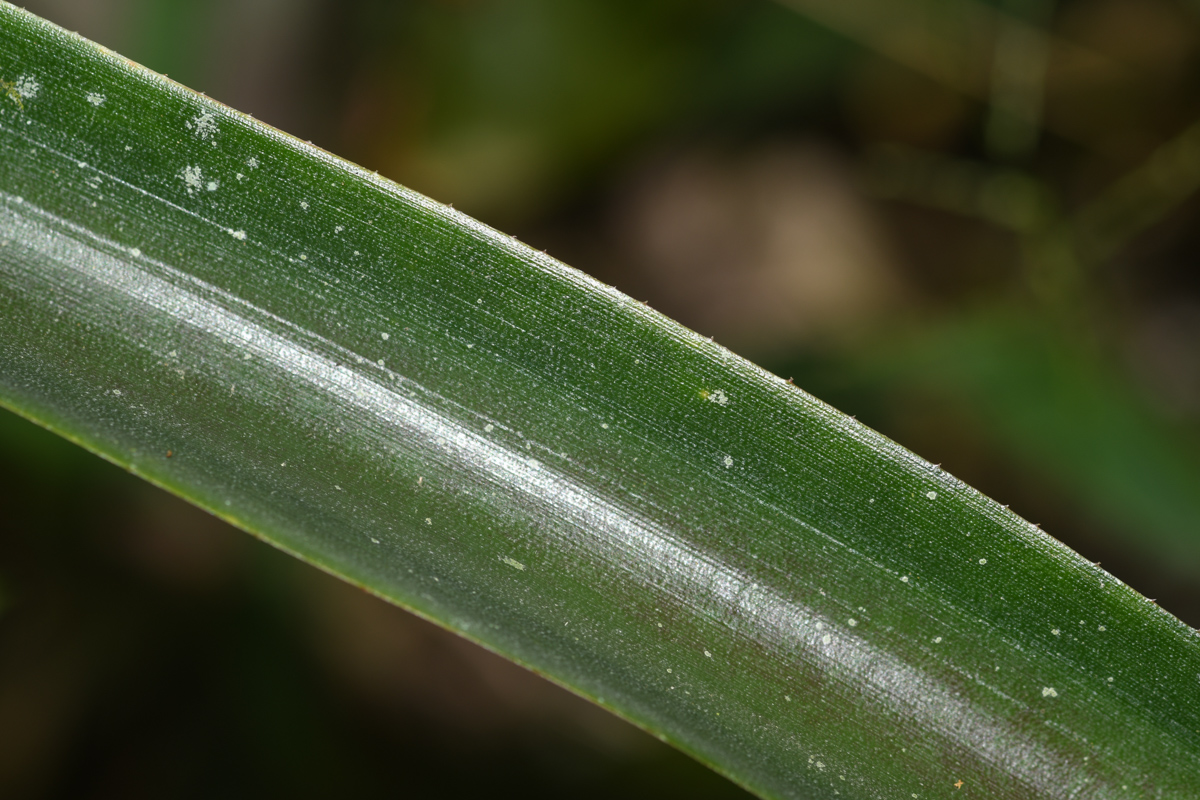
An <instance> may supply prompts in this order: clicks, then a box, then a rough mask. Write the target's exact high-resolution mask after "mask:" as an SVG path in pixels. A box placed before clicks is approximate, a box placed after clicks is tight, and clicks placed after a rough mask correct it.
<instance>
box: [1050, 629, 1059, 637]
mask: <svg viewBox="0 0 1200 800" xmlns="http://www.w3.org/2000/svg"><path fill="white" fill-rule="evenodd" d="M1050 632H1051V633H1053V634H1054V635H1055V636H1058V635H1060V634H1062V631H1060V630H1059V629H1058V628H1052V629H1051V630H1050Z"/></svg>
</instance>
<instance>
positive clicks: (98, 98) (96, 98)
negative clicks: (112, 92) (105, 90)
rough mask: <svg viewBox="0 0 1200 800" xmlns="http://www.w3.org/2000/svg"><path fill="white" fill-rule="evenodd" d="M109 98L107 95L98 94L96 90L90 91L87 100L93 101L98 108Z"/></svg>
mask: <svg viewBox="0 0 1200 800" xmlns="http://www.w3.org/2000/svg"><path fill="white" fill-rule="evenodd" d="M107 99H108V98H107V97H105V96H104V95H102V94H98V93H96V92H88V94H87V101H88V102H89V103H91V104H92V105H94V106H96V107H97V108H99V107H100V106H102V105H104V101H105V100H107Z"/></svg>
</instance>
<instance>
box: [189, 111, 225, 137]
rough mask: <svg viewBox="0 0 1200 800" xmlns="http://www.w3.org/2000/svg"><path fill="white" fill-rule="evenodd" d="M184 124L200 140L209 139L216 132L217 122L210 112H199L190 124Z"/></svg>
mask: <svg viewBox="0 0 1200 800" xmlns="http://www.w3.org/2000/svg"><path fill="white" fill-rule="evenodd" d="M184 124H185V125H187V126H188V128H190V129H191V131H192V133H194V134H196V135H197V136H198V137H200V138H201V139H211V138H212V135H213V134H214V133H216V132H217V120H216V118H214V117H213V113H212V112H211V111H201V112H200V113H199V114H197V115H196V116H195V117H193V118H192V120H191V121H190V122H186V123H184Z"/></svg>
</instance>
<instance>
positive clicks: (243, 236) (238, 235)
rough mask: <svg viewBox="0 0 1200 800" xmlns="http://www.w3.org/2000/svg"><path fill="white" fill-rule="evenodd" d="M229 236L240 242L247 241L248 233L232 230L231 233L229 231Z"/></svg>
mask: <svg viewBox="0 0 1200 800" xmlns="http://www.w3.org/2000/svg"><path fill="white" fill-rule="evenodd" d="M229 235H230V236H232V237H233V238H235V239H237V240H238V241H239V242H244V241H246V232H245V231H234V230H231V231H229Z"/></svg>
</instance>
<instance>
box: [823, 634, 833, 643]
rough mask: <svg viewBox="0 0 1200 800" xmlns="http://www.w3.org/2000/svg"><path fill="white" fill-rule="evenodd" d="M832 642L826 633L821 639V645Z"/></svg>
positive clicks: (831, 638)
mask: <svg viewBox="0 0 1200 800" xmlns="http://www.w3.org/2000/svg"><path fill="white" fill-rule="evenodd" d="M832 641H833V637H832V636H830V635H829V634H828V633H827V634H825V635H824V636H822V637H821V644H829V643H830V642H832Z"/></svg>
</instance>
